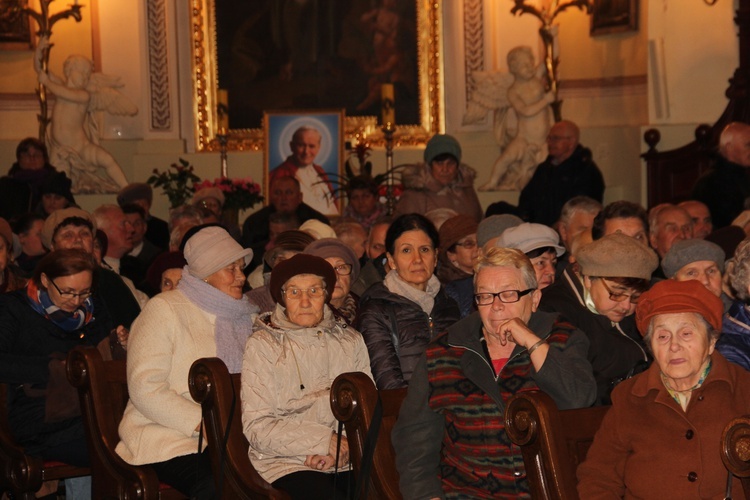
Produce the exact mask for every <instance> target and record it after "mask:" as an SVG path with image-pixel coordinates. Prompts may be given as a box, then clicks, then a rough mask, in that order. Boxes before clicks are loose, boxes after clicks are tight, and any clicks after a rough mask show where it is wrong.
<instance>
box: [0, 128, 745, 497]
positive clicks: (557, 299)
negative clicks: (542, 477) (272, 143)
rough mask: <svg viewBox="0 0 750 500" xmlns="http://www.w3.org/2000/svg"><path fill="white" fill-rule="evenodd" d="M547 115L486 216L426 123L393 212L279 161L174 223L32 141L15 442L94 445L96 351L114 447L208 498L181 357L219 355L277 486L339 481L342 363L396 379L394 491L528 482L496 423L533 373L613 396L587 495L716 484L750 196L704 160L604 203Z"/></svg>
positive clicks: (739, 345)
mask: <svg viewBox="0 0 750 500" xmlns="http://www.w3.org/2000/svg"><path fill="white" fill-rule="evenodd" d="M743 133H744V134H746V135H747V136H748V137H747V138H746V139H748V140H745V141H743V142H750V129H746V128H742V127H737V126H735V125H730V126H729V127H728V128H727V131H726V135H725V136H724V135H723V136H722V139H721V141H720V147H721V149H720V153H721V154H722V155H723V156H722V157H723V160H722V161H723V162H724V163H731V162H733V161H737V160H736V158H737V155H736V153H735V152H734V151H735V149H734V148H736V147H737V145H736V144H737V141H740V140H741V137H742V134H743ZM550 134H552V135H553V136H554V137H553V138H552V139H550V141H551V143H552V144H555V146H556V148H557V149H554V150H553V149H551V156H550V157H549V158H548V159H547V160H546V161H545V163H544V164H543V167H544V168H543V169H541V170H539V171H538V173H537V175H535V176H534V177H533V179H532V184H530V186H531V187H530V188H529V189H528V190H527V192H526V193H524V194H522V200H521V204H520V208H519V207H513V206H511V205H509V204H507V203H504V202H502V203H498V204H493V205H492V206H491V209H490V210H489V211H488V212H487V213H486V214H485V216H484V217H483V216H482V212H481V209H480V206H479V199H478V197H477V194H476V192H475V190H474V187H473V183H474V178H475V175H476V172H475V171H474V170H473V169H472V168H471V167H469V166H468V165H466V164H465V163H463V162H462V161H463V159H462V152H461V146H460V144H459V143H458V141H457V140H456V139H455V138H454V137H451V136H449V135H444V134H443V135H440V134H439V135H436V136H434V137H433V138H432V139H430V140H429V141H428V143H427V145H426V149H425V151H424V162H423V163H421V164H419V165H415V166H414V167H413V168H412V169H411V170H410V171H409V172H408V173H407V175H408V176H410V182H411V184H408V185H406V186H405V187H406V191H405V192H404V195H403V196H402V197H401V200H400V201H399V202H398V203H397V204H396V206H395V214H394V215H392V216H391V215H388V209H387V208H386V206H385V205H384V204H382V203H381V202H380V200H379V199H378V186H377V184H375V182H374V181H373V180H372V179H371V178H367V177H364V176H358V177H355V178H353V179H352V180H351V183H350V185H349V186H347V187H346V189H342V190H341V198H342V200H341V203H342V207H341V208H342V210H341V213H342V216H341V217H337V218H335V219H334V218H329V216H326V215H323V214H321V213H320V212H318V211H316V210H315V209H313V208H312V207H310V206H309V205H307V204H306V203H305V200H304V198H303V194H302V191H301V189H300V183H299V181H298V180H297V179H296V178H295V177H279V178H276V179H274V180H273V181H272V182H271V185H270V186H269V193H268V194H267V198H268V205H267V206H266V207H264V208H262V209H260V210H258V211H256V212H255V213H253V214H251V215H250V216H249V217H247V218H246V219H245V220H244V221H241V222H242V223H241V224H240V225H239V226H237V225H234V226H232V225H228V224H227V223H226V222H224V220H223V219H222V217H221V215H222V208H223V205H224V202H225V199H224V195H223V193H222V192H221V191H220V190H219V189H217V188H204V189H201V190H199V191H197V192H196V193H195V196H194V198H193V199H192V200H189V201H188V202H187V203H186V204H185V205H184V206H181V207H178V208H176V209H174V210H172V211H170V216H169V221H164V220H161V219H159V218H158V217H157V216H156V215H154V214H152V213H151V209H152V204H153V197H154V195H155V193H154V192H153V191H152V188H151V186H150V185H149V184H146V183H140V182H137V183H132V184H129V185H128V186H126V187H125V188H123V189H122V190H121V191H120V192H119V193H118V194H117V196H116V197H115V198H114V199H113V200H112V202H111V203H105V204H102V205H101V206H99V207H97V208H96V209H94V210H92V211H90V212H89V211H86V210H83V209H82V208H80V207H79V206H78V205H77V204H76V200H75V198H74V197H73V195H72V194H71V193H70V181H69V180H67V179H64V178H62V177H64V174H62V177H61V176H60V175H57V173H56V171H55V169H54V167H53V166H51V165H49V164H48V163H47V161H46V149H45V148H44V145H43V144H42V143H39V142H38V141H36V142H34V141H33V140H25V141H22V142H21V144H19V150H18V162H17V163H16V164H15V165H14V166H13V168H12V169H11V171H10V172H9V175H8V176H9V178H10V180H9V181H8V182H11V183H12V185H14V186H16V187H17V189H18V193H19V194H22V195H24V196H25V197H22V199H20V202H19V203H17V204H16V207H15V211H13V210H10V208H9V209H8V210H10V211H8V210H6V211H5V212H4V214H7V217H5V218H0V359H1V360H2V363H0V383H3V384H6V385H7V387H8V401H7V407H8V416H7V418H8V422H9V423H10V431H11V433H12V438H13V439H14V440H15V441H16V442H17V443H18V444H19V445H21V446H22V447H23V448H24V449H25V451H26V452H27V453H28V454H30V455H32V456H38V457H40V458H42V459H44V460H56V461H59V462H64V463H68V464H71V465H76V466H82V467H87V466H89V465H90V460H91V459H90V456H89V453H90V450H89V448H88V446H87V442H86V438H85V429H84V422H83V419H82V417H81V412H80V409H79V408H78V396H77V394H76V393H75V390H74V389H72V387H70V386H69V384H68V382H67V380H66V379H65V359H66V355H67V354H68V352H70V351H71V350H72V349H73V348H75V347H77V346H91V347H92V348H98V349H99V350H100V351H101V352H102V353H103V355H104V357H105V359H118V358H119V359H126V362H127V385H128V392H129V401H128V403H127V406H126V408H125V412H124V415H123V417H122V421H121V423H120V426H119V436H120V442H119V444H117V447H116V452H117V454H118V455H119V456H120V457H121V458H122V459H123V460H124V461H125V462H127V463H128V464H132V465H142V466H149V467H151V468H152V469H153V470H154V471H155V473H156V475H157V477H158V479H159V481H160V482H161V483H164V484H166V485H169V486H171V487H172V488H174V489H175V490H177V491H178V492H180V493H182V494H184V495H185V496H186V497H189V498H197V499H210V498H215V497H216V495H217V481H218V480H217V479H216V478H214V477H213V473H212V467H211V457H210V454H209V450H208V449H207V445H206V443H207V440H206V439H205V438H204V434H203V433H204V432H205V429H204V428H202V414H201V407H200V405H199V404H198V403H196V402H195V401H194V400H193V399H192V398H191V397H190V389H189V387H188V374H189V371H190V367H191V365H192V363H193V362H194V361H196V360H198V359H200V358H210V357H218V358H219V359H221V360H222V361H223V362H224V364H225V365H226V367H227V368H228V370H229V372H230V373H232V374H241V375H242V378H241V381H242V382H241V387H238V388H237V390H238V391H241V393H240V392H238V394H240V398H239V400H238V402H237V404H238V405H240V406H241V414H242V422H241V423H237V425H241V427H242V430H243V432H244V435H245V437H246V438H247V442H248V443H249V449H248V456H249V459H250V462H251V463H252V465H253V467H254V468H255V469H256V471H257V473H258V474H259V475H260V477H261V478H262V479H263V480H265V481H266V482H268V483H270V484H271V485H272V486H273V487H274V488H277V489H279V490H282V491H285V492H286V493H287V494H289V495H290V496H291V498H304V499H316V498H320V499H329V498H354V497H353V496H352V495H353V494H354V493H353V486H354V485H355V484H357V482H358V478H357V477H356V472H357V471H353V470H352V469H351V468H350V464H349V455H350V453H351V452H353V450H350V448H349V444H348V441H347V436H346V435H345V434H344V433H341V428H340V427H339V425H338V422H337V421H336V418H335V417H334V414H333V412H332V410H331V404H330V391H331V387H332V384H333V381H334V379H335V378H336V377H337V376H338V375H340V374H343V373H347V372H362V373H364V374H365V375H366V376H367V377H368V378H369V379H371V380H372V382H373V384H374V385H375V386H376V387H377V389H378V390H391V389H404V390H406V397H405V399H404V401H403V403H402V406H401V414H400V416H399V419H398V421H397V423H396V426H395V428H394V431H393V434H392V436H391V440H392V443H393V448H394V451H395V466H396V468H397V470H398V472H399V476H400V480H399V486H400V490H401V493H402V495H403V497H404V498H409V499H411V498H425V499H432V498H530V497H531V489H530V484H529V481H528V480H527V476H526V474H525V472H524V470H525V467H526V466H525V464H524V460H523V456H522V454H521V451H520V449H519V448H518V447H517V446H516V445H514V444H513V443H512V442H511V441H510V439H509V438H508V436H507V435H506V433H505V424H504V419H503V414H504V411H505V408H506V405H507V403H508V401H509V400H510V399H511V398H512V397H513V396H514V395H515V394H518V393H521V392H525V391H530V390H539V391H543V392H545V393H547V394H548V395H549V396H550V397H551V398H552V399H553V400H554V402H555V404H556V405H557V406H558V408H560V409H575V408H587V407H590V406H608V405H612V409H611V410H610V411H609V412H608V414H607V416H606V417H605V420H604V422H603V424H602V428H601V430H600V432H599V434H598V435H597V436H596V437H595V439H594V443H593V446H592V449H591V453H590V455H589V458H588V459H587V460H586V461H585V462H584V463H583V464H582V465H581V466H580V468H579V473H578V478H579V480H580V483H579V488H580V492H581V495H582V496H581V498H593V497H597V498H599V497H604V496H608V495H609V496H613V497H623V496H625V497H640V496H642V493H643V492H644V491H656V490H655V489H654V488H656V489H658V490H659V491H663V492H664V494H665V495H666V496H669V493H670V492H680V493H679V494H680V495H687V496H685V497H684V498H687V497H691V495H692V494H693V493H694V492H700V496H701V497H705V498H714V497H718V496H719V495H723V494H724V493H725V492H724V490H723V489H722V488H724V487H726V486H727V484H730V485H731V483H732V481H731V480H728V479H727V478H728V476H727V472H726V470H725V469H724V466H723V464H722V463H721V457H720V455H719V453H718V450H717V447H718V444H719V442H720V438H721V430H722V428H723V425H724V424H725V423H726V422H728V421H729V419H731V418H733V417H736V416H740V415H743V414H745V413H750V403H748V401H750V400H748V399H747V398H745V397H742V391H745V390H747V388H748V387H750V386H749V385H748V384H750V372H748V370H750V237H748V236H749V235H750V224H748V222H750V213H748V212H746V211H744V205H741V206H740V205H738V204H736V203H734V204H730V203H729V201H731V200H721V199H718V198H717V197H716V196H713V195H715V194H716V193H715V192H711V193H710V194H711V195H712V196H707V195H706V196H704V195H705V193H706V186H713V185H715V184H717V183H719V182H721V181H723V178H721V177H720V176H719V175H718V174H716V173H713V172H711V173H709V174H710V175H707V176H706V178H705V179H701V180H699V182H698V184H697V186H696V190H695V198H694V199H690V200H675V203H664V204H660V205H657V206H654V207H649V208H650V209H649V210H647V209H646V207H643V206H641V205H640V204H638V203H635V202H633V201H629V200H614V201H610V202H608V203H602V191H603V185H602V184H601V183H602V177H601V174H600V173H599V171H598V169H597V167H596V165H595V163H593V160H592V158H591V152H590V151H589V150H588V149H585V148H583V147H582V146H581V145H580V144H579V143H578V140H579V135H580V132H579V131H578V128H577V127H576V126H575V124H573V123H572V122H564V123H562V124H560V125H558V126H556V127H555V128H553V130H552V131H551V132H550ZM584 153H585V155H584ZM582 155H583V156H582ZM579 156H580V157H581V158H583V159H581V158H579ZM584 157H585V158H584ZM571 158H572V159H573V160H575V161H576V162H581V161H584V162H585V164H586V165H587V168H586V170H585V171H584V172H585V175H586V176H587V177H586V178H585V179H578V180H577V181H574V180H571V179H569V177H568V176H567V174H566V177H565V179H566V183H565V184H564V185H563V186H562V187H563V188H564V189H563V188H561V187H560V180H559V179H558V174H559V172H558V171H556V170H555V169H556V166H559V165H560V164H565V165H567V166H566V168H571V165H572V163H571V162H572V161H573V160H571ZM566 162H567V163H566ZM25 170H27V171H28V172H27V173H26V174H23V172H24V171H25ZM571 175H575V174H571ZM581 175H584V174H581ZM66 181H67V182H66ZM405 184H406V183H405ZM21 188H23V189H21ZM346 200H348V204H346ZM542 201H544V203H541V202H542ZM391 208H393V207H391ZM713 210H719V211H720V214H721V215H720V217H721V219H718V220H717V219H716V218H714V219H713V220H712V214H713ZM746 238H747V239H746ZM704 396H705V399H706V402H703V401H704ZM709 405H710V406H709ZM707 406H709V408H708V409H707V408H706V407H707ZM714 409H715V410H714ZM712 411H715V412H716V416H719V415H720V416H721V418H719V419H718V420H716V419H713V418H712V417H711V415H712V413H711V412H712ZM644 419H646V420H644ZM638 420H641V422H640V423H639V422H638ZM683 422H684V423H683ZM679 425H683V426H685V425H687V426H688V427H691V426H692V427H691V428H692V429H694V431H690V432H695V433H696V435H699V434H700V439H701V441H702V442H704V443H712V444H711V445H710V446H695V447H690V446H683V444H684V443H680V444H679V446H675V447H674V449H672V448H671V446H672V445H671V444H670V441H669V440H668V439H666V438H665V437H664V436H663V435H661V434H660V433H659V430H664V429H670V428H671V427H675V426H679ZM642 426H644V427H650V428H651V429H650V430H649V431H648V432H647V433H645V434H641V435H640V437H638V432H637V431H638V428H639V427H642ZM672 430H674V429H672ZM665 432H666V431H665ZM681 432H682V433H683V434H684V429H683V430H681ZM633 436H636V437H633ZM644 436H646V437H644ZM691 436H692V434H691ZM687 439H688V440H689V439H691V438H687ZM649 446H655V447H656V449H657V453H656V454H655V455H649V453H650V451H649ZM654 457H657V458H654ZM696 463H700V464H703V465H702V466H701V467H702V469H701V470H700V471H698V472H697V473H696V472H693V471H692V469H690V467H691V464H696ZM664 467H666V468H667V469H668V473H662V474H661V475H659V477H658V480H657V479H656V478H655V477H651V475H650V470H652V469H656V468H661V470H662V471H663V468H664ZM694 467H699V466H698V465H695V466H694ZM683 469H684V470H683ZM688 469H690V470H688ZM690 474H695V476H690ZM683 477H685V478H688V479H685V480H684V481H682V479H680V478H683ZM681 481H682V482H681ZM657 483H658V484H657ZM683 483H685V484H683ZM688 483H689V484H688ZM90 488H91V478H90V477H79V478H72V479H65V481H64V491H65V492H66V493H65V494H66V498H91V494H90ZM648 488H651V490H648ZM737 488H738V487H737ZM56 489H57V486H56V485H55V484H53V482H50V483H45V484H44V491H46V492H52V491H56ZM735 494H737V490H735ZM681 498H683V497H682V496H681Z"/></svg>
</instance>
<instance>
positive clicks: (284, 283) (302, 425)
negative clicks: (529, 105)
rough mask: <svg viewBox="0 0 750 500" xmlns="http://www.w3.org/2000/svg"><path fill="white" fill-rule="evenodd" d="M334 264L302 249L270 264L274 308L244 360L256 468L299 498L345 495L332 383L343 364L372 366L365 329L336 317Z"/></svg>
mask: <svg viewBox="0 0 750 500" xmlns="http://www.w3.org/2000/svg"><path fill="white" fill-rule="evenodd" d="M336 279H337V278H336V271H334V269H333V267H331V265H330V264H329V263H328V262H326V261H325V260H323V259H322V258H320V257H316V256H313V255H306V254H298V255H295V256H294V257H292V258H291V259H288V260H285V261H283V262H280V263H279V264H278V265H277V266H276V267H274V268H273V271H272V272H271V282H270V287H271V294H272V295H273V297H274V299H275V300H276V303H277V305H276V309H274V311H273V312H269V313H263V314H261V315H260V316H258V318H257V319H256V321H255V325H254V327H253V336H252V337H250V339H249V340H248V342H247V346H246V347H245V358H244V362H243V366H242V398H241V399H242V426H243V429H244V432H245V436H246V437H247V440H248V442H249V443H250V449H249V452H248V453H249V456H250V461H251V462H252V463H253V466H254V467H255V469H256V470H257V471H258V473H259V474H260V475H261V476H262V477H263V479H265V480H266V481H268V482H269V483H271V484H273V485H274V487H277V488H280V489H282V490H285V491H286V492H287V493H289V494H290V496H291V497H292V498H294V499H298V498H299V499H305V500H307V499H313V500H314V499H329V498H336V497H337V496H336V495H337V494H338V495H340V496H339V498H346V496H345V493H346V484H347V479H346V478H342V477H340V478H339V482H338V491H336V492H334V477H335V476H334V474H333V472H334V470H335V467H334V465H335V462H336V458H337V457H336V445H337V442H338V440H339V439H340V442H341V453H340V454H339V456H338V459H339V461H338V467H343V466H344V465H345V464H346V463H347V462H348V446H347V441H346V438H345V437H344V436H340V437H339V436H337V435H336V428H337V425H336V419H335V418H334V416H333V414H332V413H331V406H330V388H331V384H332V383H333V380H334V379H335V378H336V376H337V375H339V374H341V373H345V372H356V371H359V372H364V373H367V374H368V375H369V374H370V368H369V365H370V363H369V359H368V357H367V349H366V347H365V344H364V342H363V341H362V336H361V335H360V334H359V333H358V332H357V331H356V330H354V329H353V328H351V327H347V326H346V325H345V324H344V323H338V322H337V321H336V318H335V317H334V315H333V313H332V312H331V309H330V308H329V307H328V305H327V303H328V302H329V301H330V300H331V297H332V296H333V295H334V288H335V283H336Z"/></svg>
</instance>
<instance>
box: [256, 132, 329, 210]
mask: <svg viewBox="0 0 750 500" xmlns="http://www.w3.org/2000/svg"><path fill="white" fill-rule="evenodd" d="M320 139H321V137H320V132H318V131H317V130H315V129H314V128H312V127H300V128H298V129H297V130H295V131H294V135H292V140H291V142H290V143H289V147H290V148H291V150H292V154H291V155H289V157H288V158H287V159H286V160H284V162H283V163H282V164H281V165H279V166H278V167H276V168H274V169H273V170H271V182H273V181H275V180H276V179H279V178H281V177H293V178H294V179H297V181H299V184H300V189H301V191H302V194H303V195H304V197H305V200H306V201H307V203H308V204H309V205H310V206H311V207H312V208H314V209H315V210H317V211H318V212H320V213H322V214H325V215H338V214H339V209H338V208H337V207H336V200H335V199H334V197H333V186H332V185H331V181H330V180H328V174H326V171H325V170H323V167H321V166H320V165H316V164H315V157H316V156H318V153H319V152H320Z"/></svg>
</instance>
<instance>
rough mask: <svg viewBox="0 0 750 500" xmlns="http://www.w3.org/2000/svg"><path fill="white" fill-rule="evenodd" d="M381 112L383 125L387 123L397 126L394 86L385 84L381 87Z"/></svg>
mask: <svg viewBox="0 0 750 500" xmlns="http://www.w3.org/2000/svg"><path fill="white" fill-rule="evenodd" d="M380 106H381V108H380V112H381V119H382V120H383V123H382V125H385V124H386V123H392V124H394V125H395V124H396V101H395V98H394V93H393V84H392V83H384V84H382V85H381V86H380Z"/></svg>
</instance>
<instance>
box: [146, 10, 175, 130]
mask: <svg viewBox="0 0 750 500" xmlns="http://www.w3.org/2000/svg"><path fill="white" fill-rule="evenodd" d="M147 17H148V75H149V96H150V106H149V110H150V114H151V123H150V127H151V129H152V130H155V131H165V130H170V129H171V128H172V107H171V99H170V95H169V59H168V55H169V50H168V47H167V6H166V2H165V0H148V2H147Z"/></svg>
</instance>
